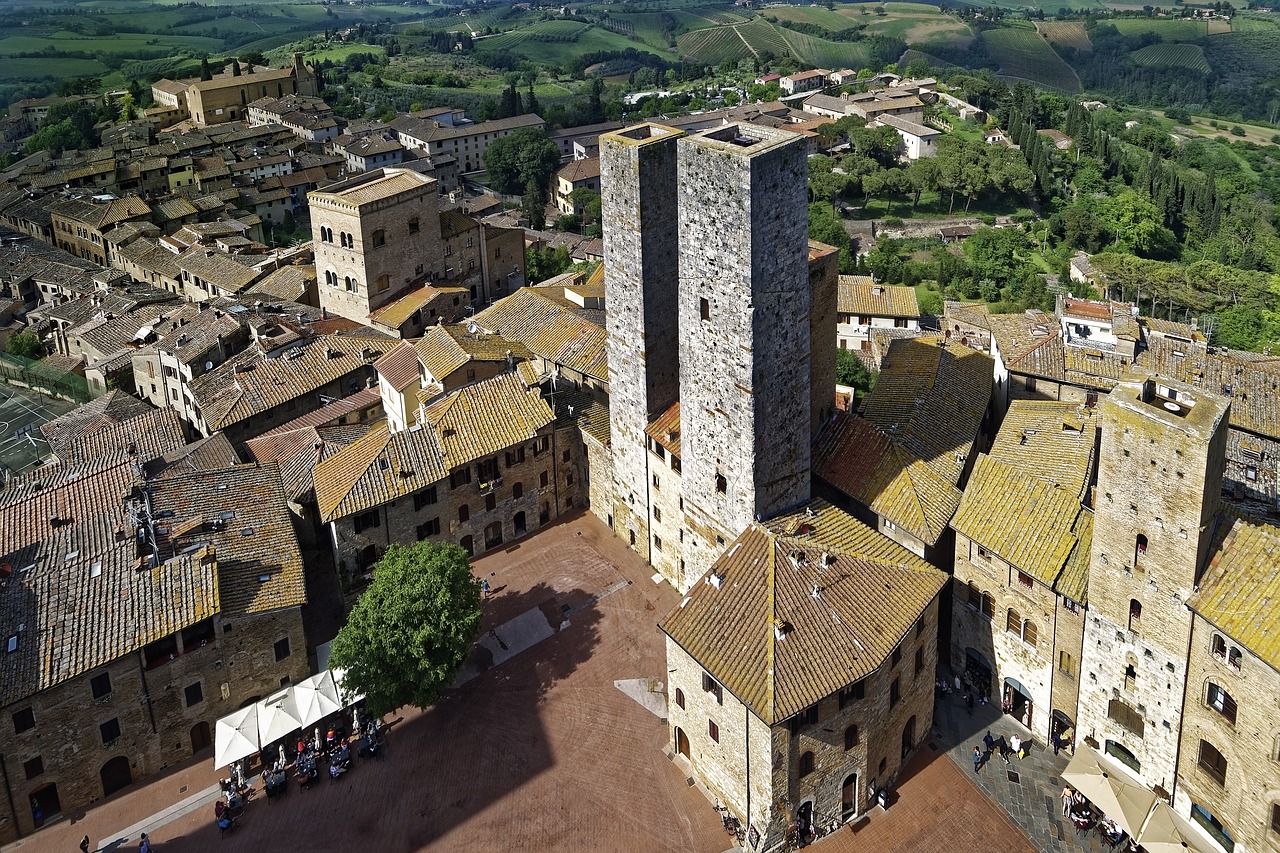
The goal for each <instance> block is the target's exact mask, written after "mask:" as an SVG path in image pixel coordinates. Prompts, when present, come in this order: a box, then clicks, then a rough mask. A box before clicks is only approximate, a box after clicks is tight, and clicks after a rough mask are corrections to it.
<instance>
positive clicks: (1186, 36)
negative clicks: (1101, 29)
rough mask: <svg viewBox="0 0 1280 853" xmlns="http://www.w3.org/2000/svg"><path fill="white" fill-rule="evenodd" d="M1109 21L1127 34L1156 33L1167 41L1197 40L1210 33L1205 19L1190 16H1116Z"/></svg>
mask: <svg viewBox="0 0 1280 853" xmlns="http://www.w3.org/2000/svg"><path fill="white" fill-rule="evenodd" d="M1107 23H1108V24H1111V25H1112V26H1113V27H1115V28H1116V29H1117V30H1119V31H1120V32H1121V33H1123V34H1124V35H1127V36H1136V35H1141V34H1142V33H1155V34H1156V35H1158V36H1160V38H1162V39H1164V40H1165V41H1195V40H1196V39H1202V38H1204V37H1205V36H1206V35H1208V28H1207V27H1206V26H1205V22H1204V21H1193V20H1191V19H1190V18H1116V19H1115V20H1112V21H1107Z"/></svg>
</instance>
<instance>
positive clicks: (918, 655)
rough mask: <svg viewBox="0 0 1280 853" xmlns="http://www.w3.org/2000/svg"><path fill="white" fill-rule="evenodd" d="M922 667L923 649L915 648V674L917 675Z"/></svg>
mask: <svg viewBox="0 0 1280 853" xmlns="http://www.w3.org/2000/svg"><path fill="white" fill-rule="evenodd" d="M923 669H924V649H916V668H915V675H919V674H920V672H921V671H922V670H923Z"/></svg>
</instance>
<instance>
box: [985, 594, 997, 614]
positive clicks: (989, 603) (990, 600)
mask: <svg viewBox="0 0 1280 853" xmlns="http://www.w3.org/2000/svg"><path fill="white" fill-rule="evenodd" d="M982 615H983V616H985V617H987V618H988V619H995V618H996V600H995V598H994V597H993V596H992V595H991V593H989V592H987V591H985V590H984V591H983V593H982Z"/></svg>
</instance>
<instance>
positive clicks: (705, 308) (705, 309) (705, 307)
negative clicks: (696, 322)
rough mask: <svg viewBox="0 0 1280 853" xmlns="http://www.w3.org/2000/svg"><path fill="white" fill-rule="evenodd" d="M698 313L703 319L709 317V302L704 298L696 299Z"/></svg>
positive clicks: (708, 318)
mask: <svg viewBox="0 0 1280 853" xmlns="http://www.w3.org/2000/svg"><path fill="white" fill-rule="evenodd" d="M698 313H699V314H700V315H701V317H702V319H704V320H710V319H711V303H710V302H708V301H707V300H706V299H705V298H703V299H699V300H698Z"/></svg>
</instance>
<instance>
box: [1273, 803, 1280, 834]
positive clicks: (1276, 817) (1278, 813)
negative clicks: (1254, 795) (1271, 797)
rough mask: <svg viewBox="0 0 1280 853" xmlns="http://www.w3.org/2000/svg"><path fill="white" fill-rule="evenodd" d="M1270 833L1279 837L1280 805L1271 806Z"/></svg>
mask: <svg viewBox="0 0 1280 853" xmlns="http://www.w3.org/2000/svg"><path fill="white" fill-rule="evenodd" d="M1271 831H1272V832H1274V833H1276V834H1277V835H1280V803H1272V804H1271Z"/></svg>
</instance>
